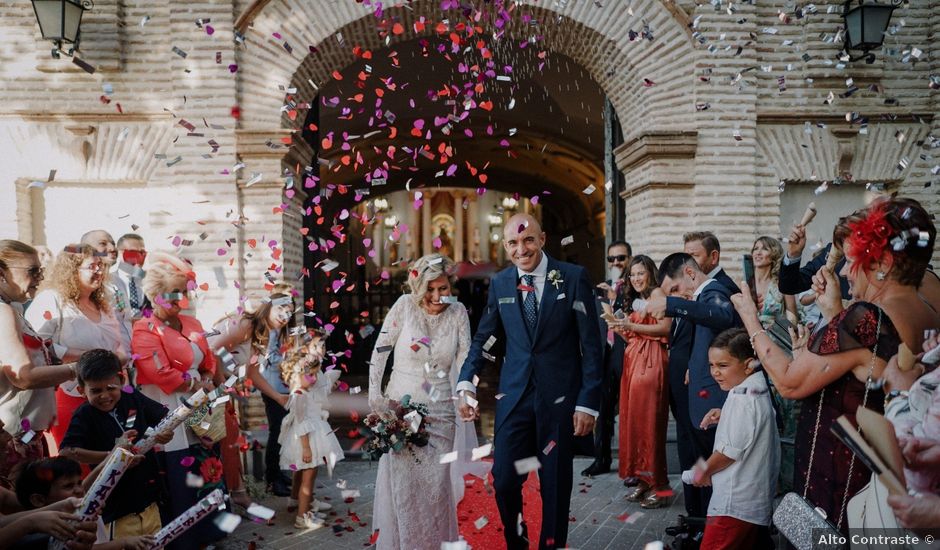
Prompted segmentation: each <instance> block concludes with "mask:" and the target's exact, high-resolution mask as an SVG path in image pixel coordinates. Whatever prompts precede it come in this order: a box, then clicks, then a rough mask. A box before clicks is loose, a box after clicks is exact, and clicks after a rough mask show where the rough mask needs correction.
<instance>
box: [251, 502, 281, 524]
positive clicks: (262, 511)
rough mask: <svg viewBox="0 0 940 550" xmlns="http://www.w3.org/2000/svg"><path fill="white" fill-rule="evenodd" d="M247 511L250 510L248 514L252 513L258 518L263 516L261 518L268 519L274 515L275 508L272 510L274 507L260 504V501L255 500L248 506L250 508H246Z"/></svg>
mask: <svg viewBox="0 0 940 550" xmlns="http://www.w3.org/2000/svg"><path fill="white" fill-rule="evenodd" d="M246 512H248V514H250V515H252V516H255V517H256V518H261V519H263V520H265V521H267V520H269V519H271V518H273V517H274V510H272V509H270V508H268V507H266V506H262V505H260V504H258V503H255V502H252V503H251V504H250V505H249V506H248V509H247V510H246Z"/></svg>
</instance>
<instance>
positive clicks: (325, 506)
mask: <svg viewBox="0 0 940 550" xmlns="http://www.w3.org/2000/svg"><path fill="white" fill-rule="evenodd" d="M310 508H311V509H312V510H313V511H314V512H325V511H327V510H332V509H333V505H332V504H330V503H328V502H320V501H319V500H317V499H313V502H312V503H311V504H310Z"/></svg>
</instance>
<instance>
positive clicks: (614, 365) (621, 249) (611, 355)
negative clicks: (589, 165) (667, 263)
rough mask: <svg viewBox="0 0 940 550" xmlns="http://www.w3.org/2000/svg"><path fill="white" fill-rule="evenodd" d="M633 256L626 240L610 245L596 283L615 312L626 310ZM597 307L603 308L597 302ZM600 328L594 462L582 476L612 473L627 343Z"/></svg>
mask: <svg viewBox="0 0 940 550" xmlns="http://www.w3.org/2000/svg"><path fill="white" fill-rule="evenodd" d="M632 256H633V248H632V247H631V246H630V243H628V242H627V241H613V242H612V243H610V245H609V246H608V247H607V277H608V279H607V280H606V281H604V282H603V283H601V284H599V285H597V288H598V289H599V293H598V297H597V299H598V300H600V301H604V302H606V303H608V304H610V306H611V308H612V309H613V310H614V311H617V310H619V309H623V293H622V292H620V289H621V287H622V286H623V284H624V281H625V279H624V277H623V276H624V272H625V271H626V268H627V265H629V263H630V260H631V259H632V258H631V257H632ZM597 310H598V311H603V309H602V306H601V305H600V304H597ZM600 331H601V334H602V335H603V337H604V340H605V341H606V342H607V345H606V346H605V348H604V372H603V379H602V383H601V408H600V411H599V413H600V414H599V415H598V417H597V423H596V424H595V425H594V462H592V463H591V465H590V466H588V467H587V468H585V469H584V470H582V471H581V475H583V476H596V475H600V474H606V473H608V472H610V464H611V458H612V457H611V443H610V442H611V439H613V437H614V416H616V414H617V410H618V406H617V402H618V401H619V399H620V377H621V375H622V374H623V352H624V349H625V348H626V342H625V341H624V339H623V338H615V337H614V333H613V332H612V331H610V330H609V329H608V326H607V323H606V322H604V320H603V319H601V320H600Z"/></svg>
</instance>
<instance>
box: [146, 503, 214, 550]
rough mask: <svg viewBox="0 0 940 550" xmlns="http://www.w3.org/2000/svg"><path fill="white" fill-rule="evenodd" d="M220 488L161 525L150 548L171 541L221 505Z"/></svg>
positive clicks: (154, 549)
mask: <svg viewBox="0 0 940 550" xmlns="http://www.w3.org/2000/svg"><path fill="white" fill-rule="evenodd" d="M222 500H223V497H222V490H221V489H216V490H214V491H212V492H211V493H209V494H208V495H206V496H205V497H204V498H203V499H202V500H200V501H199V502H197V503H196V504H195V505H193V507H192V508H190V509H189V510H186V511H185V512H183V513H182V514H180V516H179V517H177V518H176V519H174V520H173V521H171V522H170V523H168V524H166V525H164V526H163V528H162V529H160V530H159V531H158V532H157V534H156V535H154V537H153V538H154V543H153V546H151V547H150V548H151V550H156V549H157V548H163V547H164V546H166V545H167V544H169V543H170V542H171V541H173V540H174V539H176V537H178V536H180V535H182V534H183V533H185V532H186V531H187V530H188V529H189V528H190V527H192V526H193V525H195V524H196V523H198V522H199V521H200V520H202V519H203V518H205V517H206V516H208V515H209V514H211V513H212V512H214V511H215V510H216V509H217V508H218V507H219V506H221V505H222Z"/></svg>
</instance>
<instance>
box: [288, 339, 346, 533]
mask: <svg viewBox="0 0 940 550" xmlns="http://www.w3.org/2000/svg"><path fill="white" fill-rule="evenodd" d="M322 358H323V342H322V339H321V338H320V337H319V336H314V339H313V340H312V341H311V342H310V343H308V344H307V345H305V346H303V347H302V348H300V349H299V350H297V351H295V352H291V353H289V354H288V356H287V357H286V358H285V359H284V361H282V362H281V376H282V377H283V379H284V383H285V384H287V386H288V387H289V388H290V390H291V394H290V399H289V400H288V402H287V411H288V412H287V416H285V417H284V421H283V423H282V424H281V436H280V437H279V438H278V443H280V445H281V456H280V466H281V469H282V470H291V471H293V472H294V480H293V486H292V487H291V497H290V500H289V501H288V510H290V509H291V508H292V507H293V506H294V505H296V506H297V518H296V519H295V521H294V527H295V528H297V529H315V528H318V527H320V526H322V525H323V521H322V518H321V517H318V516H317V513H318V512H323V511H325V510H329V509H331V508H332V506H331V505H330V504H327V503H325V502H320V501H319V500H316V499H314V498H313V487H314V483H315V481H316V477H317V466H322V465H324V464H325V465H326V466H327V470H328V472H329V473H330V475H332V474H333V466H334V465H335V464H336V463H337V462H338V461H340V460H342V459H343V458H344V455H343V449H342V447H340V444H339V441H338V440H337V439H336V435H334V434H333V429H332V428H331V427H330V424H329V422H327V418H328V417H329V412H328V411H327V410H326V405H327V403H328V400H329V394H330V392H331V391H332V388H333V384H335V383H336V381H337V379H338V378H339V374H340V372H339V370H338V369H334V370H331V371H329V372H325V373H324V372H322V371H321V370H320V361H321V360H322Z"/></svg>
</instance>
